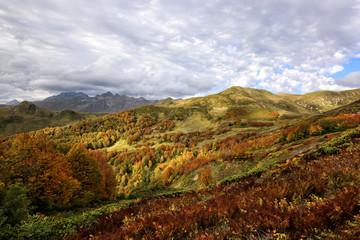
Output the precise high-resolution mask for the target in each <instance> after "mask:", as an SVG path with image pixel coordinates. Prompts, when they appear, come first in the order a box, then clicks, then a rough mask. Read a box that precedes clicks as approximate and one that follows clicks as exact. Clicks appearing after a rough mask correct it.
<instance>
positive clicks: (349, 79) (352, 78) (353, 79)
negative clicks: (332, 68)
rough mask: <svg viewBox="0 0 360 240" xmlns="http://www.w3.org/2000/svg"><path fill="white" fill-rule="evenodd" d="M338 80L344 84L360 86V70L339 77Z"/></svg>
mask: <svg viewBox="0 0 360 240" xmlns="http://www.w3.org/2000/svg"><path fill="white" fill-rule="evenodd" d="M337 82H338V83H339V84H340V85H343V86H347V87H351V88H360V72H352V73H349V74H348V75H346V76H345V77H344V78H343V79H338V80H337Z"/></svg>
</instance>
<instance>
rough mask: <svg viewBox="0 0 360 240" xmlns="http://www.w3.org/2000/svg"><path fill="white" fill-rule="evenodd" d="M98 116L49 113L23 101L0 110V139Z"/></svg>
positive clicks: (74, 113) (70, 112)
mask: <svg viewBox="0 0 360 240" xmlns="http://www.w3.org/2000/svg"><path fill="white" fill-rule="evenodd" d="M98 116H100V114H83V113H77V112H74V111H70V110H66V111H62V112H54V111H49V110H46V109H42V108H39V107H37V106H36V105H35V104H32V103H29V102H26V101H25V102H22V103H20V104H17V105H14V106H7V107H3V108H0V137H4V136H9V135H12V134H16V133H23V132H30V131H35V130H39V129H42V128H46V127H55V126H63V125H66V124H70V123H74V122H78V121H81V120H85V119H90V118H95V117H98Z"/></svg>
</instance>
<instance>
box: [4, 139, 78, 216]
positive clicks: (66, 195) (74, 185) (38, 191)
mask: <svg viewBox="0 0 360 240" xmlns="http://www.w3.org/2000/svg"><path fill="white" fill-rule="evenodd" d="M8 154H9V155H8V156H7V160H8V161H10V162H11V163H10V164H11V165H12V171H13V173H12V174H13V178H12V181H13V182H15V181H21V182H23V184H24V186H25V187H26V188H27V189H28V195H29V197H30V198H31V201H32V204H33V205H35V206H36V207H37V209H38V210H39V211H47V210H51V209H54V208H65V207H69V206H71V205H72V198H73V197H74V194H75V192H76V191H77V190H79V189H80V183H79V182H78V181H77V180H76V179H75V178H73V176H72V175H73V172H72V171H71V169H70V166H69V163H68V162H67V160H66V159H65V157H64V155H63V154H61V153H60V152H59V151H57V150H56V149H55V148H54V145H53V143H52V142H51V141H49V139H47V137H46V136H45V135H44V134H40V135H38V136H33V135H30V134H28V133H24V134H19V135H17V137H16V139H15V141H14V142H13V144H12V146H11V149H10V152H9V153H8Z"/></svg>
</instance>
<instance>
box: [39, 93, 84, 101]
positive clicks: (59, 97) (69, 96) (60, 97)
mask: <svg viewBox="0 0 360 240" xmlns="http://www.w3.org/2000/svg"><path fill="white" fill-rule="evenodd" d="M75 97H80V98H88V97H89V96H88V95H86V94H85V93H83V92H66V93H60V94H59V95H54V96H51V97H48V98H45V99H44V101H56V100H67V99H72V98H75Z"/></svg>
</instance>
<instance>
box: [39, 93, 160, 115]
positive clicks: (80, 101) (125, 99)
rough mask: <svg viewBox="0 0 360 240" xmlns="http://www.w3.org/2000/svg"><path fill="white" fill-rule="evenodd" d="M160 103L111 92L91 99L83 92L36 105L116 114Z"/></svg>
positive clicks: (51, 98)
mask: <svg viewBox="0 0 360 240" xmlns="http://www.w3.org/2000/svg"><path fill="white" fill-rule="evenodd" d="M158 102H159V101H158V100H147V99H145V98H141V97H140V98H134V97H129V96H126V95H119V94H115V95H114V94H112V93H111V92H106V93H103V94H98V95H96V96H95V97H89V96H88V95H86V94H85V93H83V92H77V93H76V92H68V93H61V94H59V95H57V96H52V97H48V98H46V99H44V100H43V101H37V102H34V103H35V104H36V105H37V106H39V107H42V108H45V109H49V110H55V111H63V110H73V111H76V112H98V113H116V112H120V111H123V110H129V109H132V108H136V107H140V106H144V105H149V104H156V103H158Z"/></svg>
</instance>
